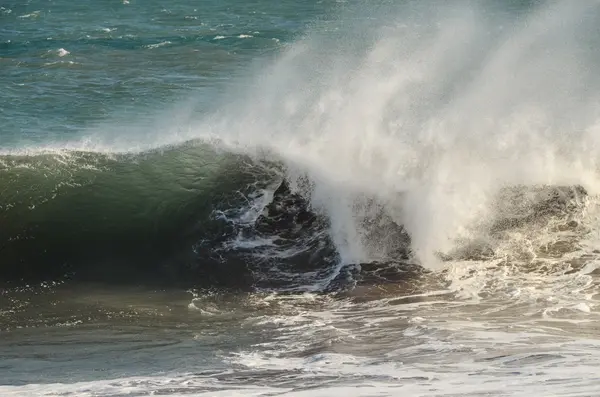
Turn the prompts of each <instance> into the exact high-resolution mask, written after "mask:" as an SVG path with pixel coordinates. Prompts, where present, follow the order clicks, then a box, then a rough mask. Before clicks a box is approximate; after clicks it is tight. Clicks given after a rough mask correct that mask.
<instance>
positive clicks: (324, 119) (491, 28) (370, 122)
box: [197, 1, 600, 266]
mask: <svg viewBox="0 0 600 397" xmlns="http://www.w3.org/2000/svg"><path fill="white" fill-rule="evenodd" d="M598 8H599V7H598V6H597V4H596V3H592V2H570V1H564V2H553V3H550V4H545V5H542V6H538V7H536V8H533V9H531V10H528V11H527V12H526V13H525V14H526V15H525V16H521V17H520V18H516V17H515V15H511V13H509V12H504V13H502V12H496V11H494V10H491V9H490V8H489V7H486V6H485V5H484V4H483V3H474V2H469V3H459V2H451V3H445V4H444V5H440V3H429V2H428V3H427V4H424V3H423V2H421V3H407V4H404V5H403V6H397V7H390V8H386V10H385V16H382V15H383V13H381V11H382V10H381V8H380V9H379V10H378V12H379V13H381V14H382V15H372V16H373V17H374V18H366V17H365V16H364V15H363V18H362V20H364V21H368V23H361V22H356V21H357V20H356V19H353V20H352V21H353V22H352V23H348V22H346V23H339V24H338V25H336V27H335V29H330V30H329V31H325V32H323V31H321V32H319V33H315V34H313V35H311V36H308V37H307V38H305V39H304V40H301V41H299V42H298V43H296V44H294V45H292V46H291V48H289V49H288V50H287V51H286V52H284V53H283V54H282V55H281V56H280V57H279V58H278V59H277V60H276V61H275V62H274V63H273V64H272V65H271V66H270V67H269V68H268V69H267V70H264V71H262V72H261V73H260V74H259V77H258V78H257V79H256V81H255V84H253V85H252V88H251V89H250V90H249V92H248V93H246V94H245V95H241V96H240V94H239V92H238V93H237V95H238V96H239V97H240V98H241V99H240V100H238V101H234V104H232V106H230V107H225V108H224V110H223V113H221V114H220V115H219V116H218V117H221V119H220V120H217V121H215V119H211V121H210V126H208V127H207V126H206V125H203V126H201V127H198V128H199V129H198V130H197V131H200V130H202V131H207V130H210V131H211V133H212V134H214V135H216V136H217V138H218V139H219V140H222V141H223V142H225V143H226V144H227V145H229V146H230V147H233V148H235V150H242V151H244V152H246V153H254V154H257V153H263V154H264V153H268V156H273V155H275V156H276V157H277V158H278V159H280V160H281V161H283V162H284V163H285V164H286V166H287V169H288V173H289V177H290V179H291V180H292V181H294V182H295V184H296V186H297V187H299V188H301V187H302V186H304V187H305V186H307V185H308V186H310V188H309V189H305V190H304V193H305V194H307V195H308V196H309V198H310V200H311V204H312V206H313V207H314V208H315V209H316V210H318V211H320V212H322V213H324V214H326V215H327V216H328V217H329V219H330V221H331V232H332V236H333V237H334V240H335V241H336V243H337V245H338V248H339V249H340V252H341V253H342V257H343V260H345V261H353V262H356V261H359V262H360V261H368V260H373V259H381V258H385V256H386V255H387V254H388V252H389V249H388V247H387V244H389V241H387V242H385V243H383V241H384V240H385V239H380V240H381V241H375V240H374V239H373V238H371V237H369V236H370V235H369V233H368V230H367V229H368V228H366V227H365V224H366V222H367V221H368V222H367V223H369V225H371V226H369V227H371V228H372V224H373V221H374V217H373V214H372V212H373V208H374V206H373V205H372V204H373V203H374V202H375V203H377V204H376V205H375V208H376V212H378V213H381V212H383V213H384V214H385V216H386V217H388V218H391V219H393V220H394V221H395V222H396V223H398V224H402V225H404V226H405V228H406V230H407V231H408V233H409V234H410V236H411V239H412V249H413V251H414V253H415V255H416V257H417V258H418V259H419V260H420V261H421V262H422V263H423V264H424V265H425V266H435V263H436V260H435V257H436V253H438V252H444V251H447V250H449V249H452V247H453V246H454V245H455V244H456V241H459V240H463V239H464V238H469V236H470V235H472V234H473V233H476V232H477V227H476V226H477V225H478V224H481V220H482V219H486V217H488V218H489V217H490V216H492V213H493V211H494V207H493V204H492V203H493V198H494V197H495V195H496V194H497V192H498V190H499V189H501V188H503V187H506V186H515V185H543V184H550V185H556V184H569V185H572V184H581V185H583V186H584V187H585V188H586V189H588V190H589V191H590V192H592V193H593V192H594V191H595V190H597V189H596V188H597V187H598V186H600V185H599V184H598V182H599V181H598V172H597V171H598V164H599V163H598V161H599V159H600V158H599V152H598V149H600V126H599V124H598V120H600V119H599V117H598V116H599V114H598V110H599V107H598V104H599V101H598V99H599V95H598V94H599V93H600V91H599V89H600V77H599V75H598V74H597V70H600V69H599V68H598V66H600V53H599V52H600V50H598V49H599V48H600V46H599V45H598V44H600V43H598V38H599V37H600V36H599V35H598V34H597V33H598V28H597V26H600V18H599V15H600V12H599V10H598ZM365 12H366V13H368V12H367V11H365ZM375 17H377V18H375ZM341 20H343V18H342V19H341ZM374 21H376V23H374ZM218 117H215V118H216V119H218ZM307 181H308V183H306V182H307ZM301 190H302V189H301ZM471 237H472V236H471Z"/></svg>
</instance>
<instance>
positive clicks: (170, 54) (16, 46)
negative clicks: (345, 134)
mask: <svg viewBox="0 0 600 397" xmlns="http://www.w3.org/2000/svg"><path fill="white" fill-rule="evenodd" d="M335 7H336V3H332V2H322V1H306V2H293V1H283V2H268V1H251V2H238V1H202V2H192V1H175V2H168V3H165V2H160V1H144V2H141V1H131V2H125V3H123V2H120V1H113V2H103V3H101V4H100V3H97V2H92V1H84V2H76V3H72V2H67V1H27V2H17V3H11V2H4V3H2V8H0V70H1V73H0V87H2V89H1V90H0V125H1V127H0V147H1V148H7V147H11V148H15V147H19V146H24V145H29V146H31V145H35V144H36V143H38V144H39V143H44V142H45V143H48V142H54V141H66V140H70V139H73V138H74V137H77V136H80V135H81V134H84V133H85V129H86V128H89V127H90V126H93V125H95V124H98V123H102V122H103V121H106V120H107V119H109V120H111V121H112V120H114V119H118V120H119V122H120V123H122V126H123V129H122V133H123V134H127V129H126V125H127V124H128V123H134V122H137V123H140V122H141V121H142V120H143V119H144V118H148V117H150V116H151V115H152V114H153V112H154V111H156V110H157V109H158V108H163V107H165V106H169V105H170V104H178V103H180V102H181V101H188V102H189V101H192V102H193V109H194V111H198V112H203V111H207V110H208V109H212V108H211V107H212V106H214V101H215V99H217V98H218V97H219V93H220V92H222V91H223V90H224V89H225V86H226V85H227V82H228V81H230V80H231V79H232V78H234V77H235V76H236V75H240V74H243V73H244V70H246V69H247V68H248V67H249V66H250V64H251V63H252V61H253V60H254V59H257V58H258V57H263V56H268V55H269V54H274V53H277V52H278V51H280V50H281V49H282V48H283V47H285V46H286V45H287V44H288V43H290V42H291V41H293V40H294V39H296V38H298V36H299V35H301V34H302V33H303V32H304V31H305V30H306V28H307V26H308V25H310V24H311V23H314V22H315V20H317V19H319V18H324V17H327V15H328V14H329V13H330V12H331V11H332V9H333V8H335Z"/></svg>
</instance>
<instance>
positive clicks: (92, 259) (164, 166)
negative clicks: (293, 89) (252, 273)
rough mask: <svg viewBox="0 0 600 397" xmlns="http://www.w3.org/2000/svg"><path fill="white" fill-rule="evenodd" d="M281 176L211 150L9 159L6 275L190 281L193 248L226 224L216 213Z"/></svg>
mask: <svg viewBox="0 0 600 397" xmlns="http://www.w3.org/2000/svg"><path fill="white" fill-rule="evenodd" d="M273 177H274V176H273V175H272V173H269V172H267V171H265V170H264V169H260V168H259V167H257V166H255V165H253V164H252V163H251V162H249V161H248V159H246V158H243V157H239V156H233V155H228V154H223V153H218V152H216V151H215V150H213V149H211V148H209V147H207V146H194V145H191V146H189V147H179V148H173V149H169V150H165V151H162V152H151V153H145V154H141V155H105V154H96V153H83V152H59V153H42V154H37V155H27V156H18V155H11V156H3V157H1V158H0V186H1V187H2V190H0V257H1V258H2V261H1V263H0V279H2V280H4V281H15V280H23V281H30V280H42V279H48V278H56V277H62V276H64V275H66V274H67V275H70V277H76V278H87V279H94V280H102V281H107V282H111V283H118V282H132V281H143V280H155V281H167V280H171V281H172V280H190V277H191V276H193V275H194V274H195V273H196V272H192V271H191V270H190V271H187V269H192V268H195V267H197V266H196V265H194V266H192V265H191V264H190V263H191V262H194V261H198V260H200V259H199V258H198V257H197V256H195V254H194V251H193V249H192V247H193V246H194V244H195V243H196V242H197V241H198V240H199V239H201V238H206V237H207V236H208V237H209V238H210V239H211V240H214V241H218V240H219V236H220V235H221V234H223V233H224V230H223V228H224V227H226V225H224V224H223V222H219V221H217V220H215V219H214V217H212V216H211V214H213V212H214V211H215V210H219V209H221V208H223V209H224V208H230V207H236V206H241V205H243V204H244V202H245V201H247V199H246V197H245V196H246V195H247V194H250V193H251V192H252V191H253V190H256V189H258V188H260V187H262V186H264V185H266V184H268V183H269V182H270V181H271V179H272V178H273ZM201 259H206V260H208V259H207V258H201ZM230 278H231V277H230Z"/></svg>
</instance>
